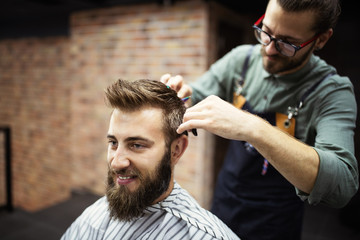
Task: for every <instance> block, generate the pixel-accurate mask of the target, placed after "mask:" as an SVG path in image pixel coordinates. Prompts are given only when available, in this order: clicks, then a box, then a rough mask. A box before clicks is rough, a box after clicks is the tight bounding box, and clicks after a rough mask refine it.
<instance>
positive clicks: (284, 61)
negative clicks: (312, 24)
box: [261, 44, 315, 74]
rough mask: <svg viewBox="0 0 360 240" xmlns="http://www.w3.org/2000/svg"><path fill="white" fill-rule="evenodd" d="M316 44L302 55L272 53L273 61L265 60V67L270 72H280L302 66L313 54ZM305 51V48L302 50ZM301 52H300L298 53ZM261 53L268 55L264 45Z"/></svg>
mask: <svg viewBox="0 0 360 240" xmlns="http://www.w3.org/2000/svg"><path fill="white" fill-rule="evenodd" d="M314 46H315V44H313V45H312V46H311V47H310V48H309V49H308V50H307V52H306V53H304V54H303V55H302V56H301V57H299V58H298V57H296V56H297V55H295V56H294V57H286V56H283V55H281V54H280V53H277V54H276V55H272V56H271V57H272V58H273V61H265V60H263V66H264V69H265V70H266V71H267V72H268V73H270V74H279V73H284V72H288V71H291V70H293V69H296V68H298V67H299V66H301V65H302V64H303V63H304V62H305V61H306V60H307V58H308V57H309V55H310V54H312V52H313V49H314ZM302 51H304V50H302ZM297 54H299V53H297ZM261 55H262V56H263V57H264V56H266V52H265V47H264V46H262V48H261Z"/></svg>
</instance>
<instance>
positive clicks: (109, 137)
mask: <svg viewBox="0 0 360 240" xmlns="http://www.w3.org/2000/svg"><path fill="white" fill-rule="evenodd" d="M106 137H107V138H108V139H114V140H117V139H116V137H115V136H114V135H111V134H107V136H106ZM124 141H125V142H134V141H142V142H146V143H147V144H149V145H150V146H152V145H154V144H155V141H153V140H150V139H148V138H144V137H140V136H134V137H127V138H126V139H125V140H124Z"/></svg>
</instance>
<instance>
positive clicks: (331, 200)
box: [297, 82, 359, 207]
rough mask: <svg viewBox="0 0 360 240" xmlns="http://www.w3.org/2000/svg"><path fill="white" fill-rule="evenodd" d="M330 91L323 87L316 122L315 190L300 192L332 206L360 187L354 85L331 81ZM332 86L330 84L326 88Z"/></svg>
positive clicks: (345, 200) (342, 203) (311, 201)
mask: <svg viewBox="0 0 360 240" xmlns="http://www.w3.org/2000/svg"><path fill="white" fill-rule="evenodd" d="M331 84H333V88H330V89H332V90H330V91H323V93H322V96H320V98H319V99H322V100H321V101H319V103H318V104H317V105H316V109H314V111H315V112H316V117H315V118H314V121H313V123H312V124H313V126H314V129H315V131H316V137H315V143H314V149H315V150H316V152H317V154H318V156H319V159H320V165H319V171H318V176H317V179H316V182H315V185H314V188H313V190H312V191H311V193H310V194H306V193H304V192H301V191H300V190H299V189H297V194H298V196H299V197H300V198H301V199H302V200H308V202H309V204H313V205H315V204H318V203H320V202H321V203H324V204H326V205H328V206H331V207H343V206H345V205H346V204H347V203H348V202H349V201H350V199H351V198H352V196H354V195H355V193H356V192H357V190H358V185H359V179H358V178H359V174H358V164H357V160H356V158H355V155H354V128H355V125H356V123H355V120H356V113H357V107H356V100H355V97H354V93H353V89H352V86H351V85H349V84H341V85H338V82H335V83H334V82H332V83H331ZM327 89H329V88H327Z"/></svg>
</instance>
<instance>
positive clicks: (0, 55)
mask: <svg viewBox="0 0 360 240" xmlns="http://www.w3.org/2000/svg"><path fill="white" fill-rule="evenodd" d="M266 4H267V0H252V1H231V0H225V1H224V0H222V1H220V0H218V1H215V0H214V1H205V0H178V1H174V0H162V1H161V0H157V1H150V0H73V1H71V0H3V1H2V2H1V3H0V205H1V206H3V208H5V209H8V210H9V209H13V208H15V209H21V210H23V211H26V212H29V213H38V212H42V211H44V210H45V209H49V208H54V207H56V206H57V205H58V204H63V203H64V202H65V201H66V200H69V199H71V197H72V196H74V193H79V192H81V193H86V194H90V195H91V196H99V195H102V194H103V193H104V186H105V176H106V131H107V127H108V121H109V116H110V109H108V108H107V107H106V106H105V104H104V95H103V92H104V89H105V88H106V87H107V86H108V85H109V84H110V83H112V82H113V81H115V80H117V79H119V78H122V79H128V80H134V79H140V78H147V79H159V78H160V76H161V75H162V74H164V73H171V74H181V75H183V76H184V78H185V80H186V81H188V82H191V81H195V80H196V78H197V77H199V76H200V75H201V74H202V73H203V72H205V71H206V70H207V69H208V67H209V66H210V64H212V63H213V62H214V61H216V60H217V59H218V58H220V57H221V56H223V55H224V54H225V53H226V52H228V51H229V50H231V49H232V48H233V47H235V46H237V45H239V44H244V43H249V44H253V43H256V41H255V38H254V35H253V30H252V28H251V26H252V24H253V23H254V22H255V21H256V20H257V19H258V18H259V17H260V16H261V15H262V14H263V13H264V12H265V8H266ZM341 4H342V10H343V11H342V15H341V17H340V19H339V22H338V25H337V27H336V28H335V34H334V36H333V37H332V38H331V39H330V41H329V42H328V44H327V45H326V46H325V48H324V49H323V50H321V51H319V52H317V54H318V55H320V56H321V57H322V58H324V59H325V60H326V61H327V62H328V63H329V64H331V65H334V66H335V67H336V68H337V70H338V72H339V74H340V75H346V76H349V78H350V79H351V80H352V82H353V84H354V88H355V94H356V97H357V101H358V102H359V100H358V99H359V96H360V92H359V91H360V85H359V82H358V79H359V75H360V74H359V70H358V62H359V61H358V59H357V57H358V56H359V54H358V53H359V50H358V39H359V25H358V19H356V12H355V9H354V7H353V6H352V5H350V2H349V1H342V3H341ZM358 121H359V118H358ZM357 125H358V124H357ZM355 135H356V136H355V143H356V150H357V151H356V155H357V158H358V159H359V155H358V149H360V146H359V138H358V137H357V136H358V135H359V130H358V128H357V129H356V134H355ZM226 146H227V141H226V140H224V139H221V138H219V137H215V136H213V135H211V134H209V133H206V132H204V131H199V136H198V137H196V138H195V137H191V139H190V145H189V148H188V150H187V152H186V153H185V155H184V156H183V157H182V159H181V161H180V162H179V164H178V166H177V168H176V173H175V174H176V175H175V177H176V179H177V181H178V182H179V183H180V184H181V185H182V186H183V187H184V188H185V189H187V190H188V191H189V192H190V193H191V194H192V195H193V196H194V197H195V198H196V199H197V200H198V201H199V203H200V204H201V205H202V206H203V207H205V208H208V207H209V206H210V204H211V199H212V190H213V185H214V181H215V179H216V175H217V171H218V169H219V167H220V165H221V163H222V159H223V154H224V151H225V150H226ZM9 173H11V175H9ZM82 201H83V200H82ZM83 202H84V203H88V202H86V201H85V200H84V201H83ZM89 204H90V203H89ZM359 204H360V203H359V196H358V194H357V195H356V196H355V197H354V199H353V200H352V201H351V202H350V203H349V205H348V206H347V207H345V208H344V209H341V210H334V209H328V208H322V207H321V206H318V207H308V208H307V213H308V215H307V216H311V217H310V218H312V219H316V216H329V215H327V214H331V216H336V220H335V222H336V223H335V224H344V226H345V229H347V230H349V231H350V232H351V231H352V229H353V228H352V227H354V226H355V228H356V227H358V225H359V224H358V223H356V221H353V220H351V219H356V220H357V222H359V217H360V210H359V208H360V207H359ZM317 213H319V214H318V215H312V214H317ZM1 214H2V212H0V219H1V216H2V215H1ZM320 219H323V218H320ZM321 221H323V220H321ZM318 222H319V221H318ZM356 224H357V225H356ZM312 226H313V224H306V223H305V227H307V228H308V229H310V228H311V227H312ZM0 229H1V226H0ZM315 229H317V228H314V230H313V231H316V230H315ZM357 229H359V228H357ZM351 234H353V232H351ZM357 236H359V235H357ZM309 239H313V238H309ZM319 239H320V238H319ZM327 239H329V238H327ZM344 239H346V238H344Z"/></svg>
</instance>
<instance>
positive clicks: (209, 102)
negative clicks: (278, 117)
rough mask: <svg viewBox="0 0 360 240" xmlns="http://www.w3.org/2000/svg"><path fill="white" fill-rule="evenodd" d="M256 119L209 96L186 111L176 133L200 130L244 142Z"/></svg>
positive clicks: (215, 97) (219, 99) (217, 98)
mask: <svg viewBox="0 0 360 240" xmlns="http://www.w3.org/2000/svg"><path fill="white" fill-rule="evenodd" d="M257 118H258V117H256V116H255V115H252V114H250V113H248V112H246V111H243V110H240V109H237V108H236V107H234V106H233V105H232V104H230V103H228V102H226V101H224V100H222V99H221V98H219V97H217V96H209V97H207V98H206V99H204V100H203V101H201V102H199V103H198V104H196V105H194V106H193V107H191V108H188V109H187V110H186V113H185V115H184V120H183V123H182V124H181V125H180V126H179V128H178V129H177V132H178V133H182V132H184V131H190V130H191V129H194V128H202V129H205V130H207V131H209V132H211V133H213V134H215V135H218V136H221V137H223V138H228V139H234V140H246V138H247V134H248V132H249V131H253V130H252V129H251V127H250V125H251V123H252V122H253V121H254V120H256V119H257Z"/></svg>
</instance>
